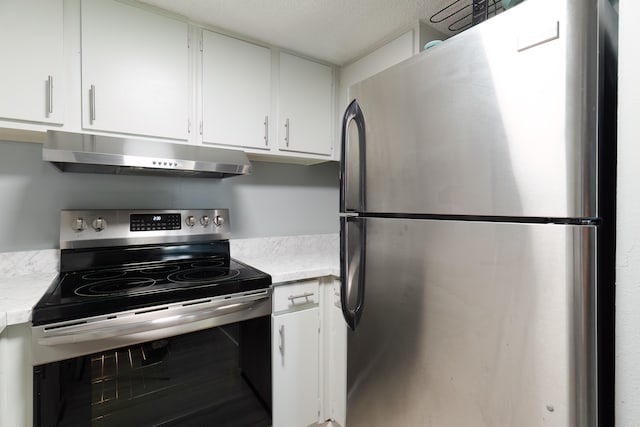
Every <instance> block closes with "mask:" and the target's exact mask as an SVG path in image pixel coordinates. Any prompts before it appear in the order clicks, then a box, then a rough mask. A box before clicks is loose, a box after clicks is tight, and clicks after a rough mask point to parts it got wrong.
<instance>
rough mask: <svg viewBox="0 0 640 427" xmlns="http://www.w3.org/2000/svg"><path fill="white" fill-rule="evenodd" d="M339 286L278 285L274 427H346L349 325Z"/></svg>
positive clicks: (326, 281) (322, 282) (323, 282)
mask: <svg viewBox="0 0 640 427" xmlns="http://www.w3.org/2000/svg"><path fill="white" fill-rule="evenodd" d="M339 290H340V286H339V282H338V281H336V280H334V279H332V278H330V277H326V278H321V279H315V280H307V281H302V282H295V283H288V284H281V285H276V286H275V289H274V293H273V323H272V324H273V339H272V364H273V365H272V368H273V427H305V426H315V425H316V424H318V423H322V422H324V421H326V420H329V419H331V420H334V421H336V422H337V423H338V424H339V425H341V426H344V425H345V415H346V349H347V347H346V344H347V339H346V338H347V335H346V324H345V322H344V320H343V319H342V311H341V310H340V297H339V295H340V294H339Z"/></svg>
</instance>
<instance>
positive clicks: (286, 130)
mask: <svg viewBox="0 0 640 427" xmlns="http://www.w3.org/2000/svg"><path fill="white" fill-rule="evenodd" d="M284 142H285V144H286V145H287V147H288V146H289V119H286V120H285V121H284Z"/></svg>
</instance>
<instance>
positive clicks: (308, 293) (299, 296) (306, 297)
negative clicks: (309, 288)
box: [288, 292, 314, 302]
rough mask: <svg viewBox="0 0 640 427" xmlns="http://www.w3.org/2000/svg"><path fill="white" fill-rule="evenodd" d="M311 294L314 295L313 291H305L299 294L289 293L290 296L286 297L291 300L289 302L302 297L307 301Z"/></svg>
mask: <svg viewBox="0 0 640 427" xmlns="http://www.w3.org/2000/svg"><path fill="white" fill-rule="evenodd" d="M313 295H314V293H313V292H305V293H303V294H300V295H291V296H289V298H288V299H289V301H291V302H293V301H294V300H297V299H299V298H304V299H306V300H307V301H309V297H312V296H313Z"/></svg>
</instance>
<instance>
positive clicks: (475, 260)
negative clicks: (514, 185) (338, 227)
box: [343, 218, 597, 427]
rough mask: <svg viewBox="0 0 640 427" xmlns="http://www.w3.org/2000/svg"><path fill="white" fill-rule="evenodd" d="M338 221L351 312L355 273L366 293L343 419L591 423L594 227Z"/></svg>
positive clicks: (555, 426) (458, 426) (586, 426)
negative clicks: (361, 243) (362, 235)
mask: <svg viewBox="0 0 640 427" xmlns="http://www.w3.org/2000/svg"><path fill="white" fill-rule="evenodd" d="M362 222H365V223H366V227H364V228H363V227H362V224H361V223H362ZM343 226H344V227H345V228H346V229H347V231H348V233H347V234H348V235H351V236H354V237H356V238H352V239H351V240H352V241H351V244H349V243H347V244H346V253H345V254H344V255H345V256H344V258H343V261H344V262H346V263H347V267H345V268H346V276H344V277H343V280H345V282H347V283H346V288H347V292H346V294H347V295H345V298H347V299H348V298H349V291H350V290H351V291H353V292H355V293H354V295H355V296H353V297H352V301H351V302H349V301H343V303H345V304H346V305H347V306H351V305H352V304H355V305H356V306H357V303H356V302H355V301H359V297H358V295H359V292H358V286H357V284H356V283H353V282H354V281H357V280H359V278H360V277H364V281H365V283H364V286H363V289H364V294H365V296H366V297H365V298H364V300H363V305H362V312H361V316H360V318H359V322H358V323H357V324H356V325H355V331H352V330H349V336H348V365H347V377H348V401H347V427H387V426H420V427H445V426H446V427H469V426H473V427H513V426H518V427H540V426H552V427H594V426H595V425H596V415H597V414H596V412H597V409H596V408H597V402H596V367H595V332H594V322H595V315H594V313H595V298H594V289H595V277H594V274H595V267H594V266H595V239H596V227H592V226H569V225H542V224H516V223H511V224H508V223H491V222H463V221H434V220H412V219H362V218H348V219H347V220H345V222H344V224H343ZM361 230H365V232H366V242H365V245H366V248H365V250H364V251H362V250H354V246H357V241H358V240H359V238H357V237H358V235H359V232H360V231H361ZM365 261H366V262H365ZM363 262H364V269H365V270H366V271H365V272H364V274H363V275H361V274H359V272H358V271H357V270H358V268H360V267H359V266H362V265H363ZM354 269H355V270H354Z"/></svg>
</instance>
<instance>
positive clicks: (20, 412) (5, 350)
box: [0, 323, 33, 427]
mask: <svg viewBox="0 0 640 427" xmlns="http://www.w3.org/2000/svg"><path fill="white" fill-rule="evenodd" d="M31 425H33V367H32V365H31V324H27V323H23V324H20V325H11V326H8V327H7V328H6V329H5V330H4V331H2V333H1V334H0V426H2V427H4V426H7V427H9V426H31Z"/></svg>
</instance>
